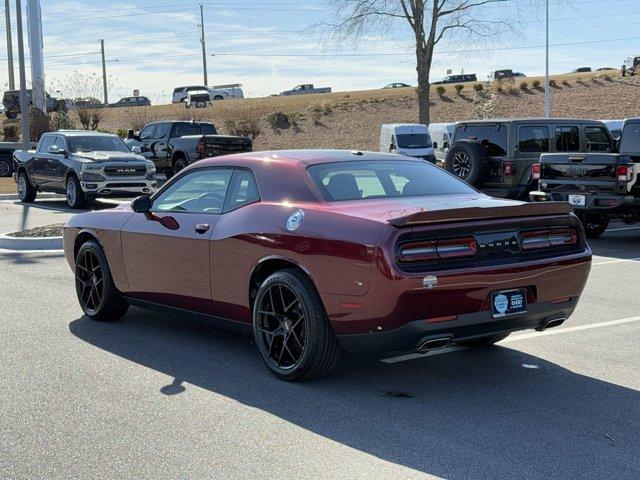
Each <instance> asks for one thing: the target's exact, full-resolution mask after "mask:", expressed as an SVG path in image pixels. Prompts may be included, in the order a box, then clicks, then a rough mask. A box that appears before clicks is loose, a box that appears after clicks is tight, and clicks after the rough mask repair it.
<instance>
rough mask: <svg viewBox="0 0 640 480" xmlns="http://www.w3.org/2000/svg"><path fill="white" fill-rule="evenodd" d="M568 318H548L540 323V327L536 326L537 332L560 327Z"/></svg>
mask: <svg viewBox="0 0 640 480" xmlns="http://www.w3.org/2000/svg"><path fill="white" fill-rule="evenodd" d="M566 319H567V318H566V317H558V318H550V319H546V320H544V321H543V322H542V323H541V324H540V326H539V327H538V328H536V332H544V331H545V330H546V329H547V328H553V327H559V326H560V325H562V324H563V323H564V322H565V320H566Z"/></svg>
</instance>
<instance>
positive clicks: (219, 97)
mask: <svg viewBox="0 0 640 480" xmlns="http://www.w3.org/2000/svg"><path fill="white" fill-rule="evenodd" d="M213 99H214V100H224V98H223V97H222V95H216V96H215V97H213Z"/></svg>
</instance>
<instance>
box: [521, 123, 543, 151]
mask: <svg viewBox="0 0 640 480" xmlns="http://www.w3.org/2000/svg"><path fill="white" fill-rule="evenodd" d="M518 150H520V151H521V152H523V153H539V152H548V151H549V128H548V127H543V126H530V127H529V126H523V127H520V128H519V129H518Z"/></svg>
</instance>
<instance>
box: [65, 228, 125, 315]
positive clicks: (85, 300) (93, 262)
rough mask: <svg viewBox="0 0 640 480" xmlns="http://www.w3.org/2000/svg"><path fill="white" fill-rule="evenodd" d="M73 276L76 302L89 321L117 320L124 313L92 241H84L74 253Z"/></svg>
mask: <svg viewBox="0 0 640 480" xmlns="http://www.w3.org/2000/svg"><path fill="white" fill-rule="evenodd" d="M75 276H76V293H77V296H78V302H79V303H80V307H81V308H82V311H83V312H84V314H85V315H86V316H87V317H89V318H90V319H91V320H97V321H108V320H119V319H120V318H122V316H124V314H125V313H127V310H128V309H129V305H128V304H127V303H126V302H125V301H124V299H123V298H122V296H121V295H120V292H119V291H118V290H117V288H116V286H115V283H114V282H113V278H112V277H111V271H110V270H109V264H108V263H107V257H106V256H105V254H104V252H103V251H102V248H101V247H100V245H99V244H98V242H97V241H96V240H88V241H87V242H85V243H84V244H83V245H82V246H81V247H80V249H79V250H78V254H77V255H76V269H75Z"/></svg>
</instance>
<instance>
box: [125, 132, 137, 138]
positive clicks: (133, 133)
mask: <svg viewBox="0 0 640 480" xmlns="http://www.w3.org/2000/svg"><path fill="white" fill-rule="evenodd" d="M127 138H128V139H132V138H136V132H134V131H133V130H129V131H128V132H127Z"/></svg>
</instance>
